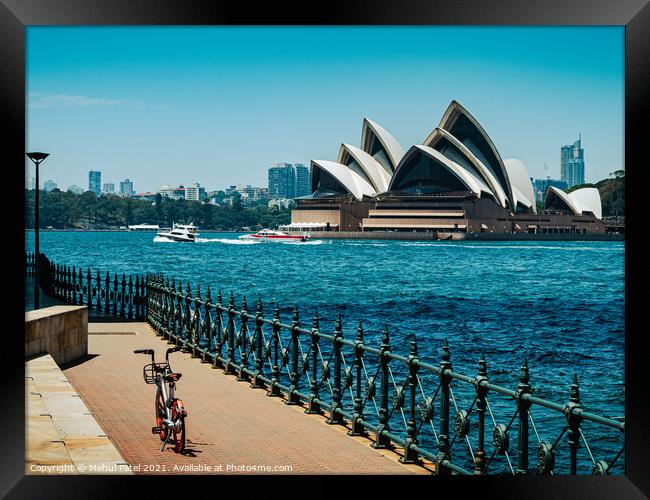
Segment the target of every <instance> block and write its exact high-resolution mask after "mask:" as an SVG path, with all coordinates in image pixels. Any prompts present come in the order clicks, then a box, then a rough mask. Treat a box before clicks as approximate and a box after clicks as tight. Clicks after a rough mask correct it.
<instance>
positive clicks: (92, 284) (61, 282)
mask: <svg viewBox="0 0 650 500" xmlns="http://www.w3.org/2000/svg"><path fill="white" fill-rule="evenodd" d="M25 260H26V274H27V276H28V277H32V276H34V272H35V257H34V253H33V252H27V254H26V256H25ZM38 268H39V284H40V286H41V289H42V291H43V292H44V293H46V294H47V295H49V296H50V297H52V298H55V299H58V300H61V301H63V302H66V303H68V304H79V305H86V306H88V308H89V309H93V310H95V311H98V312H101V313H105V314H106V315H109V316H114V317H116V318H124V319H131V320H134V321H145V320H146V317H147V312H146V308H147V301H146V282H145V281H146V277H145V276H143V275H138V274H136V275H133V274H129V275H128V277H127V275H126V274H122V275H121V276H118V274H114V275H113V276H112V277H111V275H110V274H109V273H106V275H105V276H101V275H100V273H99V271H96V272H95V273H92V272H91V271H90V269H86V271H85V272H84V270H82V269H81V268H78V269H77V268H76V267H75V266H68V265H61V264H56V263H54V262H50V261H49V260H48V259H47V258H46V257H45V255H43V254H41V255H40V259H39V263H38Z"/></svg>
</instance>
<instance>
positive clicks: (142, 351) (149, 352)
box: [133, 349, 155, 363]
mask: <svg viewBox="0 0 650 500" xmlns="http://www.w3.org/2000/svg"><path fill="white" fill-rule="evenodd" d="M133 354H147V355H151V362H152V363H155V360H154V354H155V353H154V350H153V349H136V350H135V351H133Z"/></svg>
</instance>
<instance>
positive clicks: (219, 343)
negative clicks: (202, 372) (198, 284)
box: [212, 290, 223, 368]
mask: <svg viewBox="0 0 650 500" xmlns="http://www.w3.org/2000/svg"><path fill="white" fill-rule="evenodd" d="M222 309H223V298H222V297H221V290H217V306H216V307H215V310H214V311H215V318H214V320H215V327H214V329H215V333H216V334H217V338H216V340H215V353H214V362H213V363H212V368H217V367H218V366H219V363H221V361H220V358H221V357H222V355H223V352H222V351H223V320H222V318H221V313H222Z"/></svg>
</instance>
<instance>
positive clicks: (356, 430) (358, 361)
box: [348, 321, 368, 436]
mask: <svg viewBox="0 0 650 500" xmlns="http://www.w3.org/2000/svg"><path fill="white" fill-rule="evenodd" d="M362 367H363V325H362V324H361V321H359V326H358V328H357V337H356V339H355V342H354V368H355V371H356V374H355V375H356V384H355V391H354V418H353V419H352V425H351V428H350V430H349V431H348V435H349V436H367V435H368V433H367V432H366V428H365V427H364V425H363V424H362V423H361V421H362V420H363V400H362V399H361V380H362V377H361V370H362Z"/></svg>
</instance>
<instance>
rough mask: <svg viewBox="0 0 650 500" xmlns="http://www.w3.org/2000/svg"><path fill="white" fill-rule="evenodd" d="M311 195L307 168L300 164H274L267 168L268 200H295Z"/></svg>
mask: <svg viewBox="0 0 650 500" xmlns="http://www.w3.org/2000/svg"><path fill="white" fill-rule="evenodd" d="M309 194H311V175H310V172H309V168H308V167H307V166H305V165H304V164H302V163H296V164H293V165H292V164H291V163H276V164H275V165H273V166H272V167H269V193H268V197H269V198H270V199H284V198H288V199H291V198H297V197H300V196H307V195H309Z"/></svg>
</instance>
